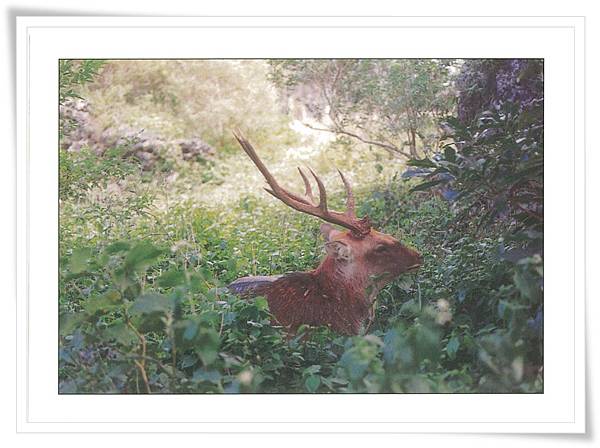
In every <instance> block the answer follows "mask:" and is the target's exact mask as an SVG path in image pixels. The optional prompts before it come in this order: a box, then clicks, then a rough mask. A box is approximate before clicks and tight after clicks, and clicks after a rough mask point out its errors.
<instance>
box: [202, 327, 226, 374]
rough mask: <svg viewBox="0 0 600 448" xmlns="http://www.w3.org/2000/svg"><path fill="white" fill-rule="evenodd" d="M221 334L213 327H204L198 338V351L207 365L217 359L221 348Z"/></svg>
mask: <svg viewBox="0 0 600 448" xmlns="http://www.w3.org/2000/svg"><path fill="white" fill-rule="evenodd" d="M220 342H221V341H220V339H219V334H218V333H217V332H216V331H215V330H213V329H212V328H203V329H202V330H201V331H200V333H199V334H198V336H197V339H196V343H197V345H196V353H197V354H198V356H199V357H200V359H201V360H202V363H203V364H204V365H205V366H208V365H210V364H212V363H213V362H214V361H215V360H216V359H217V354H218V350H219V343H220Z"/></svg>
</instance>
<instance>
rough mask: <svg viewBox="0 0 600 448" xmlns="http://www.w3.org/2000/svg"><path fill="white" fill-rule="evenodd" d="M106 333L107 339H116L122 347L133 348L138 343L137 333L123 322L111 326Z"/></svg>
mask: <svg viewBox="0 0 600 448" xmlns="http://www.w3.org/2000/svg"><path fill="white" fill-rule="evenodd" d="M104 332H105V337H106V338H108V339H114V340H115V341H117V342H118V343H119V344H121V345H125V346H131V345H133V344H135V343H136V342H137V341H138V338H137V336H136V335H135V333H134V332H133V331H132V330H131V328H129V327H128V326H127V324H126V323H125V322H122V321H119V322H117V323H115V324H113V325H111V326H110V327H108V328H107V329H106V330H104Z"/></svg>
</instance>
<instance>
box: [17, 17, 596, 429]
mask: <svg viewBox="0 0 600 448" xmlns="http://www.w3.org/2000/svg"><path fill="white" fill-rule="evenodd" d="M583 27H584V23H583V18H579V17H552V18H548V17H546V18H543V17H477V18H460V17H454V18H451V17H411V18H400V17H196V18H172V17H171V18H156V17H154V18H153V17H146V18H123V17H118V18H113V17H111V18H107V17H93V18H92V17H86V18H83V17H20V18H18V21H17V176H18V177H17V187H18V190H17V230H18V234H17V288H18V289H17V291H18V298H17V299H18V302H17V319H18V320H17V322H18V324H19V325H18V327H17V349H18V352H17V353H18V363H17V380H18V382H17V427H18V430H19V431H27V432H40V431H61V432H64V431H73V432H88V431H94V432H97V431H114V432H121V431H149V432H177V431H194V432H196V431H197V432H224V431H227V432H265V431H267V432H288V431H294V432H298V431H301V432H339V431H343V432H519V433H523V432H563V433H581V432H584V431H585V394H584V391H585V376H584V375H585V368H584V353H585V346H584V344H585V341H584V322H585V319H584V305H585V296H584V294H585V292H584V277H583V276H584V215H583V211H584V202H583V201H584V199H583V198H584V194H583V193H584V165H583V154H584V148H583ZM397 42H407V43H410V47H409V46H408V44H407V45H404V46H402V45H398V44H396V43H397ZM457 49H458V50H457ZM190 57H192V58H240V57H255V58H270V57H392V58H401V57H464V58H468V57H524V58H527V57H535V58H544V60H545V89H546V101H545V107H546V110H545V126H546V136H545V141H546V151H545V154H546V159H545V214H546V220H545V221H546V228H545V272H546V275H545V329H546V331H545V336H546V338H545V347H546V350H545V367H544V370H545V389H544V394H535V395H501V394H498V395H486V394H474V395H430V394H428V395H349V396H343V395H317V396H309V395H236V396H208V395H192V396H189V395H173V396H102V395H91V396H90V395H75V396H73V395H69V396H65V395H58V394H57V386H56V382H57V378H56V375H55V372H56V371H57V362H58V361H57V356H56V354H57V338H56V334H57V325H58V324H57V322H58V316H57V307H56V296H55V294H56V291H57V276H56V273H57V269H58V266H57V238H58V227H57V218H56V217H57V216H58V213H57V202H58V201H57V197H58V195H57V170H56V167H57V148H56V146H57V145H56V142H57V135H56V129H57V126H56V124H57V122H58V111H57V95H56V94H57V80H58V74H57V63H58V59H59V58H109V59H114V58H190ZM570 148H574V149H573V151H572V153H571V152H569V149H570ZM554 180H556V182H554ZM571 244H572V245H571ZM282 409H285V412H282V411H281V410H282Z"/></svg>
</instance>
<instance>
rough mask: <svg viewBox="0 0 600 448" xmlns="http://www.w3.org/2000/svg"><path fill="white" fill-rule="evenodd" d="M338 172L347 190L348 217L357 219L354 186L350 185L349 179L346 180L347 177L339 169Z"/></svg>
mask: <svg viewBox="0 0 600 448" xmlns="http://www.w3.org/2000/svg"><path fill="white" fill-rule="evenodd" d="M337 172H338V173H339V174H340V177H341V178H342V182H344V187H345V188H346V198H347V199H346V209H347V210H346V213H347V214H348V216H353V217H356V212H355V210H354V194H353V193H352V186H351V185H350V182H348V179H346V176H344V173H342V172H341V171H340V170H339V169H338V170H337Z"/></svg>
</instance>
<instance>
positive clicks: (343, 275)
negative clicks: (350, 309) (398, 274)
mask: <svg viewBox="0 0 600 448" xmlns="http://www.w3.org/2000/svg"><path fill="white" fill-rule="evenodd" d="M313 275H314V276H315V278H316V281H317V282H318V284H319V286H320V289H321V291H323V294H324V295H326V296H328V297H335V298H339V299H343V300H349V301H360V302H369V303H370V302H372V300H373V299H372V298H371V296H372V295H373V291H372V285H371V283H372V282H370V280H369V277H368V275H366V273H365V272H362V271H361V270H359V269H357V268H356V266H353V265H349V264H347V263H341V262H339V261H337V260H335V259H334V258H333V257H326V258H325V259H324V260H323V262H322V263H321V264H320V265H319V267H317V269H315V270H314V271H313ZM375 295H376V293H375Z"/></svg>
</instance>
